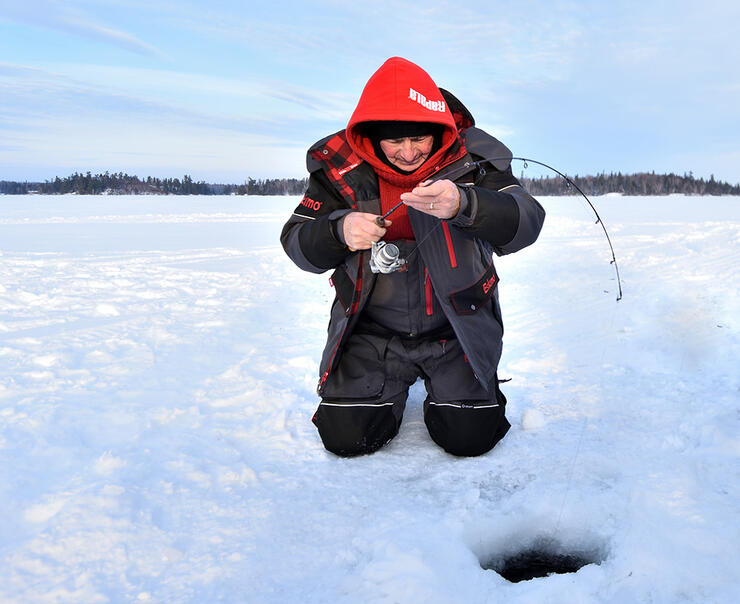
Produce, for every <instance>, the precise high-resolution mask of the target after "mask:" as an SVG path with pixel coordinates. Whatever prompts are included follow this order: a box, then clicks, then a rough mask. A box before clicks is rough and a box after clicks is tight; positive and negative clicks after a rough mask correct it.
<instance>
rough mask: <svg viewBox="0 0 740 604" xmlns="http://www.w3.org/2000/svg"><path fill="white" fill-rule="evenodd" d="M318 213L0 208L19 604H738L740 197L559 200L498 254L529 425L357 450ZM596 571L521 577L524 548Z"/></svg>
mask: <svg viewBox="0 0 740 604" xmlns="http://www.w3.org/2000/svg"><path fill="white" fill-rule="evenodd" d="M297 201H298V199H297V198H295V197H292V198H281V197H267V198H237V197H229V198H224V197H211V198H208V197H186V198H183V197H135V196H132V197H79V196H64V197H43V196H28V197H11V196H7V197H0V250H1V251H0V489H1V491H0V513H1V514H2V516H3V521H2V523H0V601H3V602H33V603H46V602H85V603H95V602H198V603H205V602H260V603H261V602H275V603H284V602H389V603H390V602H402V603H406V602H410V603H419V602H425V603H426V602H432V603H447V602H473V603H483V602H507V603H511V602H527V603H530V602H583V603H586V602H588V603H591V602H604V603H607V602H609V603H614V604H621V603H625V602H653V603H659V602H737V601H740V587H739V585H740V570H738V564H737V557H738V554H740V547H739V544H740V529H739V527H740V509H739V502H740V498H739V495H740V489H739V486H738V485H739V484H740V481H739V480H738V479H739V478H740V476H739V472H738V469H739V464H738V456H739V454H740V444H739V441H738V435H739V431H738V424H739V421H738V420H739V419H740V417H739V412H740V410H739V407H738V403H739V402H740V370H739V369H738V368H739V367H740V363H739V360H740V354H739V353H740V345H739V336H738V330H739V328H740V312H739V310H740V309H739V308H738V305H739V302H738V300H739V298H740V296H738V294H739V293H740V292H739V291H738V283H740V278H739V277H740V275H739V274H738V267H739V266H740V246H739V245H738V244H739V242H740V199H738V198H731V197H725V198H715V197H711V198H710V197H682V196H671V197H664V198H629V197H615V196H608V197H600V198H594V202H595V204H596V205H597V207H598V209H599V212H600V213H601V215H602V217H603V219H604V221H605V223H606V225H607V227H608V228H609V232H610V235H611V237H612V241H613V243H614V247H615V250H616V254H617V259H618V262H619V268H620V271H621V276H622V279H623V286H624V299H623V300H622V301H621V302H616V301H615V298H616V283H615V280H614V271H613V267H611V266H610V265H609V260H610V255H609V252H608V247H607V245H606V240H605V239H604V236H603V233H602V231H601V229H600V227H599V226H598V225H596V224H594V220H593V216H592V215H591V213H590V210H589V209H588V207H587V206H586V204H585V203H584V202H583V200H582V199H579V198H577V197H562V198H543V199H542V201H543V204H544V205H545V207H546V208H547V210H548V218H547V221H546V225H545V228H544V230H543V233H542V235H541V237H540V240H539V241H538V242H537V243H536V244H535V245H534V246H533V247H531V248H528V249H526V250H523V251H522V252H520V253H518V254H515V255H513V256H509V257H505V258H501V259H499V260H498V263H497V267H498V272H499V275H500V277H501V284H500V294H501V302H502V306H503V312H504V320H505V323H506V335H505V345H504V357H503V361H502V364H501V368H500V372H499V373H500V376H501V377H503V378H507V377H508V378H511V382H509V383H508V384H506V387H505V388H504V391H505V393H506V394H507V396H508V399H509V406H508V415H509V416H510V420H511V422H512V424H513V427H512V430H511V431H510V432H509V435H508V436H507V437H506V438H505V439H504V441H502V442H501V443H500V444H499V445H498V446H497V447H496V448H495V449H494V450H493V451H492V452H491V453H489V454H487V455H485V456H483V457H480V458H475V459H460V458H455V457H452V456H449V455H447V454H446V453H444V452H443V451H442V450H440V449H439V448H437V447H436V446H435V445H434V444H433V443H432V441H431V440H430V438H429V437H428V435H427V432H426V428H425V426H424V423H423V420H422V416H421V402H422V400H423V397H424V391H423V387H422V385H421V384H420V383H419V384H417V385H415V386H414V387H413V388H412V392H411V397H410V401H409V404H408V406H407V409H406V414H405V418H404V423H403V426H402V428H401V432H400V434H399V436H398V437H397V438H396V439H395V440H394V441H393V442H392V443H391V444H390V445H389V446H387V447H386V448H384V449H383V450H381V451H380V452H378V453H376V454H374V455H371V456H366V457H361V458H355V459H340V458H337V457H335V456H333V455H331V454H329V453H327V452H325V451H324V449H323V448H322V446H321V443H320V441H319V439H318V436H317V434H316V432H315V430H314V428H313V426H312V424H311V422H310V418H311V415H312V413H313V411H314V408H315V406H316V403H317V400H316V396H315V392H314V386H315V383H316V378H317V361H318V358H319V355H320V351H321V349H322V346H323V343H324V336H325V329H326V322H327V317H328V310H329V305H330V301H331V299H332V297H333V290H331V288H330V287H329V284H328V275H321V276H317V275H311V274H308V273H303V272H301V271H299V270H298V269H297V268H295V267H294V266H293V265H292V264H291V263H290V262H289V260H288V259H287V258H286V257H285V256H284V254H283V252H282V249H281V248H280V246H279V243H278V235H279V232H280V229H281V227H282V224H283V222H284V220H285V219H286V218H287V217H288V216H289V214H290V213H291V211H292V209H293V208H294V207H295V205H296V204H297ZM541 542H549V543H551V544H555V545H553V547H556V548H559V549H560V550H562V551H563V552H565V553H580V554H583V555H586V556H588V557H589V559H592V560H596V561H600V562H601V563H600V564H598V565H597V564H590V565H588V566H585V567H583V568H582V569H581V570H580V571H578V572H577V573H574V574H564V575H553V576H550V577H548V578H541V579H534V580H531V581H526V582H521V583H516V584H514V583H509V582H507V581H506V580H504V579H503V578H502V577H500V576H499V575H498V574H496V573H495V572H494V571H491V570H484V569H483V568H481V564H488V563H490V562H491V561H493V562H495V561H496V560H500V559H501V558H502V557H504V556H506V555H511V554H515V553H517V552H518V551H521V550H523V549H526V548H528V547H529V546H531V545H532V544H536V543H541Z"/></svg>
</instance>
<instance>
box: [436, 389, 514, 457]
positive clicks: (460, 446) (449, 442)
mask: <svg viewBox="0 0 740 604" xmlns="http://www.w3.org/2000/svg"><path fill="white" fill-rule="evenodd" d="M504 410H505V407H504V405H502V404H500V403H499V402H497V401H473V402H461V401H454V402H449V403H436V402H434V401H427V402H426V404H425V412H424V422H425V423H426V425H427V430H429V435H430V436H431V437H432V440H433V441H434V442H435V443H437V444H438V445H439V446H440V447H442V448H443V449H444V450H445V451H447V452H448V453H450V454H452V455H458V456H460V457H475V456H477V455H483V454H484V453H487V452H488V451H490V450H491V449H493V447H494V445H495V444H496V443H497V442H498V441H500V440H501V439H502V438H503V437H504V436H505V435H506V433H507V432H508V431H509V428H510V427H511V424H509V422H508V420H507V419H506V417H505V415H504Z"/></svg>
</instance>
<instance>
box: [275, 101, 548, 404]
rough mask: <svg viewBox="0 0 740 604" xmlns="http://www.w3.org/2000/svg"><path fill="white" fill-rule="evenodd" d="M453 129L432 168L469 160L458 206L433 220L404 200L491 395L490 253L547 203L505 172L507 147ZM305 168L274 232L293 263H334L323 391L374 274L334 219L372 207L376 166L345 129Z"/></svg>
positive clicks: (507, 244)
mask: <svg viewBox="0 0 740 604" xmlns="http://www.w3.org/2000/svg"><path fill="white" fill-rule="evenodd" d="M443 92H445V93H446V91H443ZM446 94H447V93H446ZM450 97H451V98H450V100H453V101H455V102H457V103H459V101H457V99H455V98H454V97H452V96H451V95H450ZM448 102H449V101H448ZM462 110H463V111H464V112H465V113H466V114H467V115H468V116H469V114H468V113H467V110H466V109H464V107H463V108H462ZM456 117H457V115H456ZM471 121H472V120H470V121H468V122H467V124H466V125H470V123H471ZM460 136H461V140H462V141H463V142H464V145H465V148H466V150H467V154H466V155H465V156H464V157H462V158H461V159H458V160H456V161H454V162H453V163H451V164H450V165H448V166H441V168H442V169H441V170H440V174H441V173H443V172H448V171H452V170H456V169H457V168H458V167H461V166H465V165H466V163H467V164H469V165H470V169H469V170H466V171H465V172H464V173H463V174H462V175H461V176H459V177H457V178H455V179H454V180H455V182H456V184H457V185H458V186H459V187H460V189H461V194H462V199H463V203H462V205H461V209H460V212H459V213H458V215H457V216H455V217H454V218H453V219H450V220H439V219H437V218H435V217H433V216H430V215H428V214H424V213H422V212H417V211H415V210H413V209H412V208H409V218H410V220H411V226H412V229H413V231H414V235H415V238H416V241H417V242H420V243H419V249H418V253H419V254H420V255H421V257H422V260H423V262H424V264H425V266H426V267H427V269H428V271H429V276H430V278H431V282H432V285H433V287H434V291H435V293H436V296H437V299H438V300H439V303H440V304H441V306H442V309H443V312H444V313H445V315H446V316H447V319H448V320H449V322H450V324H451V326H452V328H453V330H454V332H455V334H456V336H457V338H458V340H459V341H460V344H461V345H462V347H463V349H464V351H465V353H466V355H467V357H468V360H469V362H470V364H471V366H472V368H473V371H474V372H475V374H476V377H477V378H478V380H479V381H480V382H481V383H482V385H483V386H484V387H485V388H487V389H488V390H489V392H492V393H493V392H494V379H495V374H496V368H497V366H498V362H499V360H500V357H501V349H502V337H503V322H502V319H501V310H500V306H499V301H498V292H497V287H496V286H497V284H498V276H497V274H496V270H495V267H494V264H493V253H495V254H497V255H503V254H509V253H512V252H516V251H518V250H520V249H522V248H524V247H526V246H528V245H530V244H532V243H533V242H534V241H535V240H536V239H537V237H538V235H539V232H540V230H541V228H542V224H543V221H544V218H545V211H544V209H543V208H542V206H541V205H540V204H539V203H538V202H537V201H536V200H535V199H534V198H533V197H532V196H531V195H529V193H527V191H525V190H524V189H523V188H522V187H521V185H520V183H519V181H518V180H517V179H516V178H515V177H514V176H513V174H512V172H511V166H510V162H511V156H512V155H511V152H510V151H509V149H507V148H506V146H504V145H503V143H501V142H500V141H498V140H497V139H495V138H494V137H492V136H490V135H488V134H486V133H485V132H484V131H482V130H480V129H478V128H475V127H473V126H470V127H468V128H465V129H463V130H461V132H460ZM486 158H496V159H495V160H492V161H490V162H485V163H482V164H481V168H478V167H476V166H475V165H473V164H472V162H474V161H476V160H480V159H486ZM307 167H308V171H309V173H310V177H309V182H308V187H307V190H306V193H305V195H304V197H303V199H302V201H301V202H300V204H299V205H298V207H297V208H296V209H295V211H294V213H293V215H292V216H291V217H290V219H289V220H288V221H287V223H286V224H285V226H284V228H283V231H282V234H281V237H280V239H281V243H282V245H283V248H284V249H285V251H286V253H287V254H288V256H289V257H290V258H291V259H292V260H293V262H294V263H295V264H296V265H297V266H298V267H299V268H301V269H303V270H306V271H309V272H314V273H322V272H324V271H326V270H329V269H333V270H334V272H333V274H332V277H331V280H330V282H331V284H332V285H333V287H334V289H335V294H336V295H335V300H334V302H333V305H332V308H331V316H330V321H329V328H328V338H327V342H326V346H325V348H324V353H323V355H322V359H321V365H320V379H319V385H318V393H319V395H322V394H323V393H324V384H325V382H326V378H327V377H328V375H329V373H330V372H331V371H332V369H333V368H334V367H335V366H336V363H337V361H338V360H339V358H340V355H341V354H342V346H343V344H344V342H346V340H347V337H348V336H349V334H350V333H351V332H352V328H353V326H354V324H355V323H356V321H357V319H358V317H359V315H360V313H361V311H362V309H363V306H364V304H365V303H366V301H367V299H368V297H369V295H370V292H371V291H372V287H373V283H374V280H375V278H376V275H375V274H373V273H372V272H371V271H370V268H369V265H368V260H369V256H370V253H369V250H364V251H356V252H350V250H349V248H347V247H346V246H345V245H344V244H343V243H342V241H341V240H340V238H339V236H338V233H337V223H338V221H339V220H340V219H341V218H342V217H343V216H344V215H346V214H347V213H348V212H351V211H354V210H359V211H362V212H370V213H375V214H380V200H379V191H378V181H377V176H376V175H375V172H374V171H373V169H372V168H371V167H370V165H369V164H367V163H366V162H364V161H362V160H361V159H360V158H358V157H357V156H355V155H354V154H353V152H352V150H351V148H350V147H349V145H348V144H347V141H346V135H345V133H344V131H341V132H338V133H336V134H333V135H331V136H328V137H326V138H325V139H322V140H321V141H319V142H317V143H316V144H315V145H313V146H312V147H311V149H309V151H308V154H307Z"/></svg>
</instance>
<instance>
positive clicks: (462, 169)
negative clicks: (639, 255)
mask: <svg viewBox="0 0 740 604" xmlns="http://www.w3.org/2000/svg"><path fill="white" fill-rule="evenodd" d="M503 160H509V161H511V160H517V161H522V162H524V168H525V169H526V168H527V167H528V164H529V163H533V164H537V165H538V166H542V167H544V168H547V169H548V170H552V171H553V172H555V173H556V174H557V175H559V176H560V177H562V178H563V179H564V180H565V182H566V183H568V185H569V186H571V187H573V188H574V189H575V190H576V191H578V192H579V193H580V194H581V196H582V197H583V198H584V199H585V200H586V203H588V205H589V207H590V208H591V210H592V211H593V213H594V215H595V216H596V224H600V225H601V228H602V230H603V231H604V235H605V236H606V241H607V243H608V244H609V250H610V251H611V255H612V259H611V261H610V264H613V265H614V271H615V273H616V276H617V288H618V290H619V293H618V295H617V302H619V301H620V300H621V299H622V280H621V279H620V277H619V266H618V265H617V257H616V255H615V254H614V246H613V245H612V240H611V238H610V237H609V233H608V232H607V230H606V225H605V224H604V221H603V220H602V219H601V216H599V213H598V211H597V210H596V207H595V206H594V204H593V203H591V200H590V199H589V198H588V196H587V195H586V194H585V193H584V192H583V191H582V190H581V188H580V187H579V186H578V185H577V184H576V183H575V182H573V181H572V180H571V179H570V178H568V177H567V176H566V175H565V174H563V173H562V172H561V171H560V170H558V169H556V168H553V167H552V166H550V165H549V164H546V163H544V162H541V161H537V160H536V159H531V158H528V157H485V158H483V159H479V160H477V161H468V162H465V163H464V164H463V165H462V166H458V167H457V168H454V169H452V170H448V171H447V172H443V173H441V174H436V175H435V176H433V177H431V178H428V179H427V180H425V181H424V182H422V183H421V186H424V187H426V186H429V185H430V184H432V183H434V182H437V181H438V180H443V179H449V180H453V179H454V178H457V177H458V176H462V175H463V174H465V173H466V172H469V171H470V170H471V168H477V169H478V172H479V173H480V175H481V176H484V175H485V174H486V169H485V168H484V167H483V166H482V165H481V164H484V163H486V162H494V161H503ZM402 205H403V201H401V202H399V203H398V204H396V205H395V206H393V207H392V208H391V209H390V210H388V211H387V212H386V213H385V214H383V215H382V216H378V217H377V218H376V219H375V220H376V222H377V224H378V225H379V226H383V224H384V221H385V219H386V218H387V217H388V216H390V215H391V214H392V213H393V212H395V211H396V210H397V209H398V208H400V207H401V206H402ZM429 235H431V232H430V233H429V234H428V235H427V236H426V237H424V239H426V238H427V237H428V236H429ZM424 239H422V240H421V241H420V242H419V244H418V245H417V246H416V247H415V248H414V250H413V251H416V250H417V249H418V248H419V246H420V245H421V244H422V243H424ZM413 251H412V253H413Z"/></svg>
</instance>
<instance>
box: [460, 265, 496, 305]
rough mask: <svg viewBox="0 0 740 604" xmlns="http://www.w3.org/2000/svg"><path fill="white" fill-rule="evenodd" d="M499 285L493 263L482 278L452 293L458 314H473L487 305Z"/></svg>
mask: <svg viewBox="0 0 740 604" xmlns="http://www.w3.org/2000/svg"><path fill="white" fill-rule="evenodd" d="M497 285H498V275H497V274H496V269H495V267H494V266H493V263H491V264H489V265H488V268H487V269H486V271H485V272H484V273H483V275H482V276H481V278H480V279H478V281H476V282H475V283H473V285H470V286H468V287H466V288H464V289H459V290H457V291H454V292H452V293H451V294H450V301H451V302H452V306H453V307H454V308H455V312H456V313H457V314H458V315H472V314H475V313H476V312H477V311H478V310H479V309H480V308H482V307H483V306H485V305H486V302H488V301H489V300H490V299H491V296H493V292H494V290H495V289H496V286H497Z"/></svg>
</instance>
